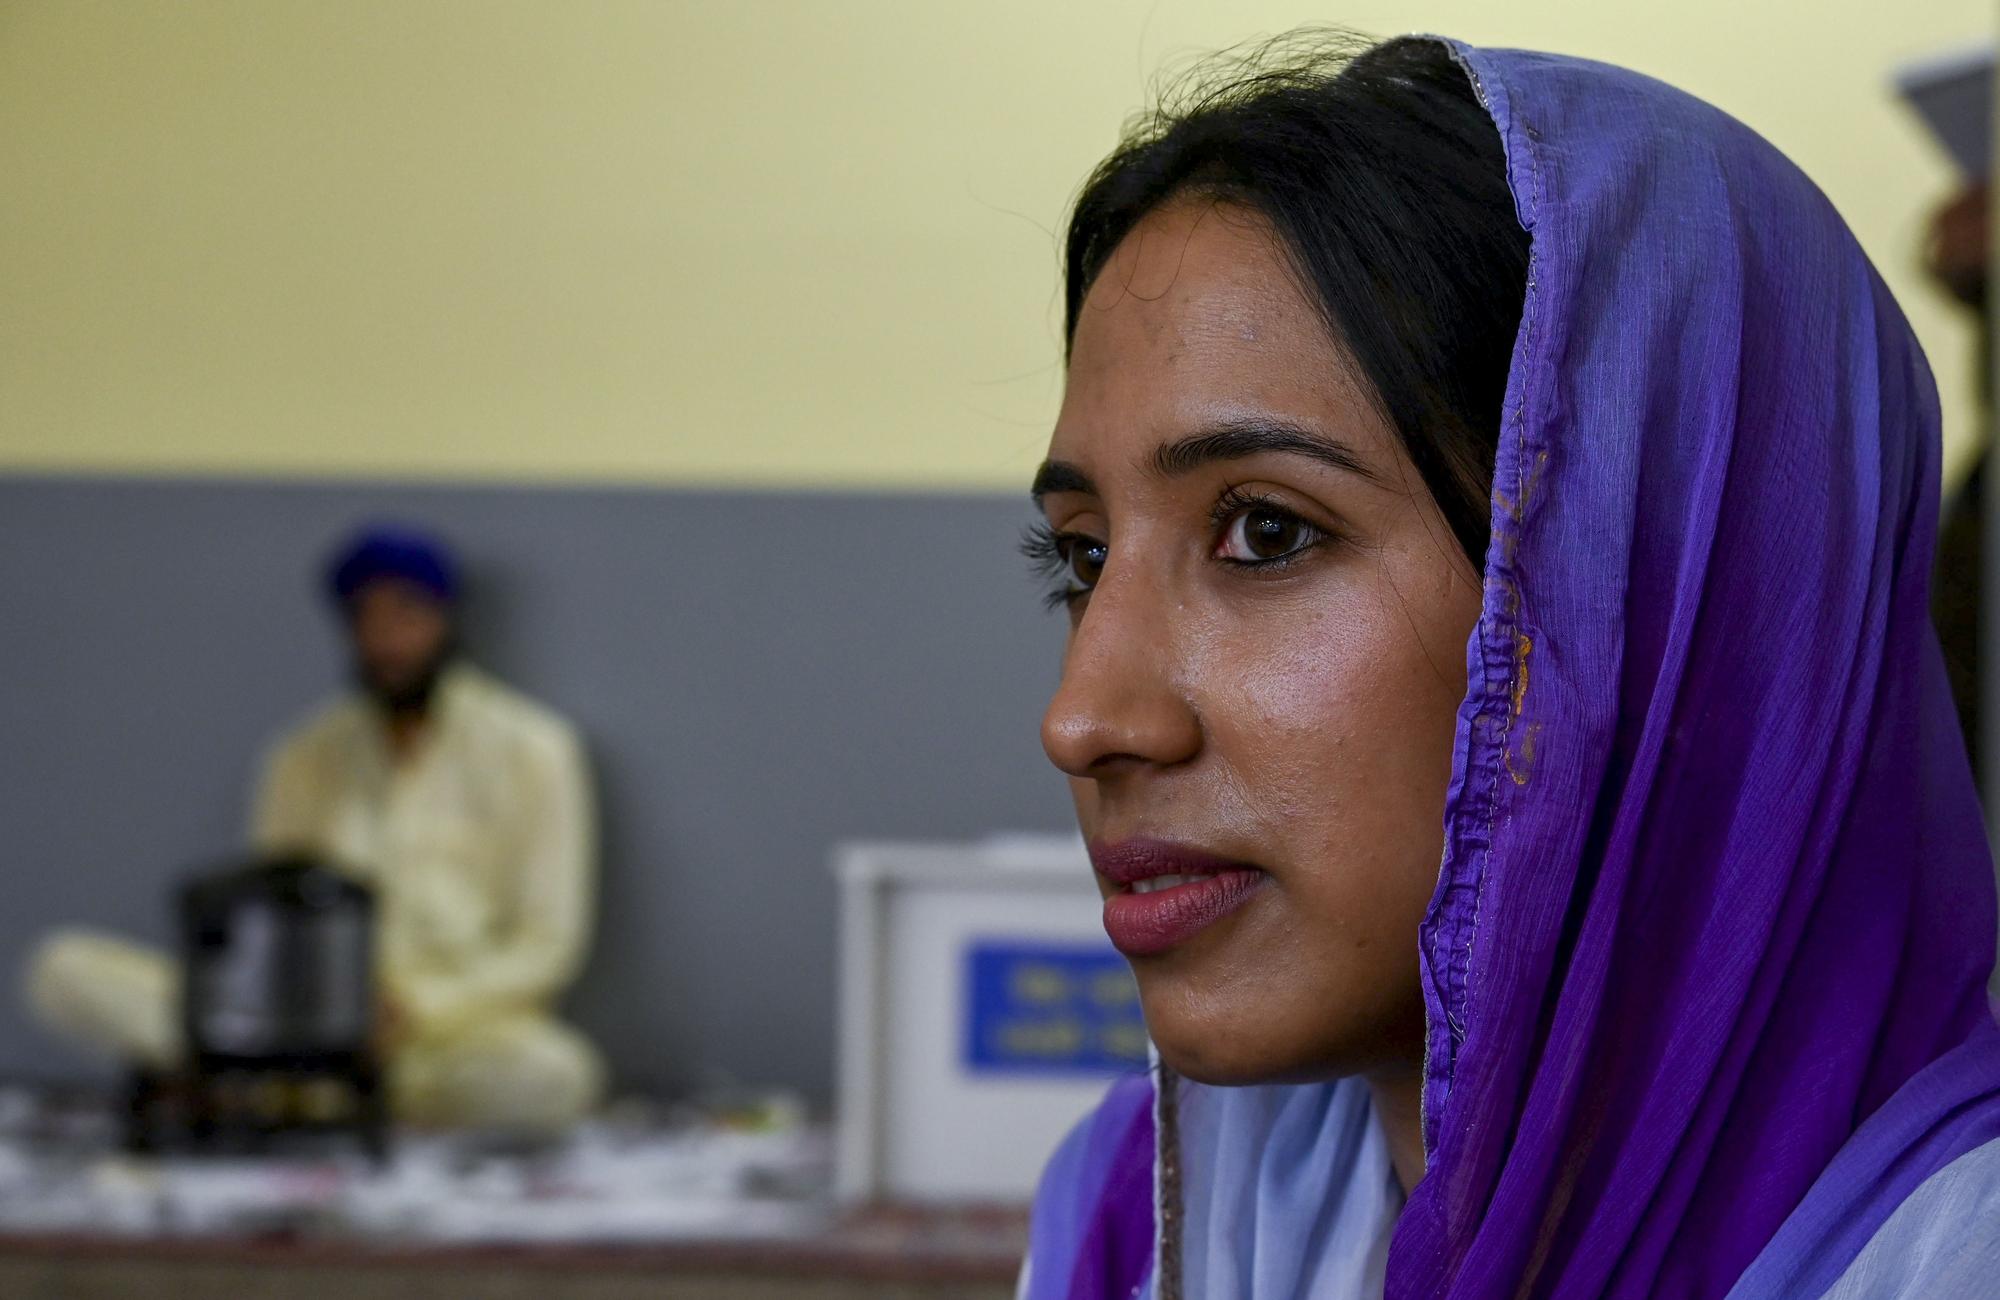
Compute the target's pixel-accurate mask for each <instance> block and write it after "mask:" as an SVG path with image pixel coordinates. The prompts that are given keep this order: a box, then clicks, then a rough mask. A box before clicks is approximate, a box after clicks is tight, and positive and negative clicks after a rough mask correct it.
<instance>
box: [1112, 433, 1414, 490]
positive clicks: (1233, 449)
mask: <svg viewBox="0 0 2000 1300" xmlns="http://www.w3.org/2000/svg"><path fill="white" fill-rule="evenodd" d="M1265 452H1285V453H1288V454H1290V455H1294V456H1309V457H1311V458H1312V459H1314V460H1316V461H1318V462H1320V463H1321V464H1322V465H1330V466H1332V467H1333V468H1334V469H1338V470H1345V471H1347V472H1348V473H1350V474H1358V475H1360V476H1361V477H1362V478H1365V479H1369V480H1371V481H1373V480H1375V479H1376V478H1377V477H1378V476H1377V475H1376V473H1375V471H1374V470H1372V469H1370V468H1369V467H1368V466H1367V464H1365V463H1364V462H1363V461H1362V459H1361V458H1360V457H1359V456H1357V455H1355V454H1354V452H1353V451H1352V450H1350V449H1349V448H1348V447H1347V446H1346V444H1344V443H1341V442H1339V441H1337V440H1335V439H1333V438H1329V437H1327V436H1326V435H1324V434H1320V433H1315V432H1313V431H1312V430H1309V429H1306V428H1303V427H1301V426H1299V425H1296V424H1287V423H1285V422H1284V421H1282V420H1264V419H1243V420H1228V421H1224V422H1223V423H1221V424H1215V425H1210V426H1209V427H1208V428H1205V429H1203V430H1201V431H1200V432H1199V433H1192V434H1189V435H1188V436H1187V437H1185V438H1180V439H1177V440H1176V441H1173V442H1169V443H1166V444H1164V445H1162V446H1161V447H1160V448H1159V449H1158V450H1157V451H1155V452H1154V453H1153V457H1152V468H1153V472H1154V473H1156V474H1158V475H1160V476H1161V477H1163V478H1178V477H1179V476H1180V475H1183V474H1186V473H1189V472H1190V471H1192V470H1196V469H1199V468H1200V467H1201V466H1203V465H1208V464H1212V463H1214V462H1216V461H1221V460H1241V459H1243V458H1244V457H1245V456H1259V455H1262V454H1264V453H1265Z"/></svg>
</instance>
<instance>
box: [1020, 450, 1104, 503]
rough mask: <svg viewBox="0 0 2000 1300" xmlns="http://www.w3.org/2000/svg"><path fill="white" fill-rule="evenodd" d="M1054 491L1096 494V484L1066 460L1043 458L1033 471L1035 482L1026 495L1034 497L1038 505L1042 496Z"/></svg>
mask: <svg viewBox="0 0 2000 1300" xmlns="http://www.w3.org/2000/svg"><path fill="white" fill-rule="evenodd" d="M1054 492H1082V493H1085V494H1086V495H1089V496H1096V495H1097V484H1095V483H1093V482H1091V481H1090V475H1088V474H1086V473H1084V472H1083V471H1082V470H1080V469H1078V468H1077V467H1076V466H1074V465H1072V464H1070V463H1069V462H1068V461H1066V460H1045V461H1043V462H1042V467H1041V468H1040V469H1038V470H1036V471H1035V482H1034V485H1033V486H1032V487H1030V488H1029V489H1028V495H1029V496H1031V497H1033V498H1034V499H1035V504H1036V505H1040V504H1041V502H1042V498H1043V497H1045V496H1048V495H1049V494H1051V493H1054Z"/></svg>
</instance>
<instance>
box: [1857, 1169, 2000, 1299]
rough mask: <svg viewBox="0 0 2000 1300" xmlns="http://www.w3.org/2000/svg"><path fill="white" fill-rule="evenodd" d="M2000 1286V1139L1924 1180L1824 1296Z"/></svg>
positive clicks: (1972, 1291)
mask: <svg viewBox="0 0 2000 1300" xmlns="http://www.w3.org/2000/svg"><path fill="white" fill-rule="evenodd" d="M1996 1293H2000V1139H1995V1140H1994V1141H1991V1142H1987V1143H1985V1144H1984V1145H1982V1146H1977V1147H1974V1148H1973V1149H1972V1150H1970V1151H1967V1152H1966V1153H1965V1154H1964V1155H1961V1156H1959V1157H1958V1158H1957V1159H1956V1160H1953V1161H1952V1162H1951V1163H1950V1164H1948V1165H1946V1166H1945V1167H1944V1168H1942V1169H1940V1170H1938V1171H1937V1172H1936V1173H1934V1174H1932V1175H1931V1176H1930V1177H1929V1178H1927V1179H1925V1180H1924V1181H1923V1182H1922V1183H1921V1184H1919V1185H1918V1187H1917V1188H1916V1190H1915V1191H1913V1192H1911V1193H1910V1195H1909V1196H1908V1197H1907V1198H1906V1199H1905V1200H1904V1201H1903V1203H1902V1204H1901V1205H1899V1206H1897V1207H1896V1210H1895V1212H1894V1213H1892V1214H1891V1215H1890V1216H1889V1217H1888V1219H1887V1220H1886V1221H1884V1222H1883V1224H1882V1226H1881V1227H1880V1228H1878V1229H1877V1230H1876V1232H1875V1235H1874V1236H1873V1237H1870V1238H1869V1239H1868V1244H1867V1245H1866V1246H1864V1247H1862V1249H1861V1253H1860V1254H1858V1255H1856V1256H1855V1257H1854V1262H1853V1263H1852V1264H1849V1265H1848V1267H1847V1271H1846V1272H1845V1273H1842V1274H1841V1276H1840V1280H1839V1281H1838V1282H1836V1283H1834V1285H1833V1287H1832V1289H1831V1290H1829V1291H1827V1292H1826V1293H1825V1297H1824V1300H1886V1298H1887V1297H1903V1296H1908V1297H1917V1296H1923V1297H1936V1298H1937V1300H1958V1298H1960V1297H1964V1298H1965V1300H1972V1298H1973V1297H1984V1296H1991V1295H1994V1294H1996Z"/></svg>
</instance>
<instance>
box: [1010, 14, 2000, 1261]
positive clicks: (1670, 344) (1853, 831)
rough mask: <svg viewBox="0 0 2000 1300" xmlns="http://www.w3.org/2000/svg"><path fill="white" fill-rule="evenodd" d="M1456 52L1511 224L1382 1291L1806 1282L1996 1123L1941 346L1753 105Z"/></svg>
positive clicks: (1999, 1105)
mask: <svg viewBox="0 0 2000 1300" xmlns="http://www.w3.org/2000/svg"><path fill="white" fill-rule="evenodd" d="M1453 49H1454V51H1455V53H1456V54H1457V55H1458V57H1459V59H1460V61H1461V63H1462V64H1463V66H1464V67H1465V68H1466V70H1467V72H1468V74H1469V75H1470V76H1471V77H1472V78H1473V80H1474V84H1475V86H1476V88H1477V90H1478V92H1479V95H1480V98H1481V100H1482V102H1484V103H1485V104H1486V106H1487V108H1488V109H1489V111H1490V112H1491V113H1492V115H1493V118H1494V121H1495V123H1496V125H1497V126H1498V128H1499V130H1500V133H1501V137H1502V140H1503V142H1504V144H1505V147H1506V153H1507V163H1508V175H1509V181H1510V184H1511V187H1512V190H1513V193H1514V196H1515V202H1516V207H1517V211H1518V213H1519V216H1520V219H1521V221H1522V223H1523V224H1524V225H1525V226H1526V227H1527V229H1528V230H1529V231H1530V233H1531V237H1532V244H1533V252H1532V261H1531V266H1530V272H1529V286H1528V293H1527V300H1526V305H1525V311H1524V313H1523V319H1522V325H1521V331H1520V334H1519V337H1518V339H1517V341H1516V344H1515V351H1514V359H1513V366H1512V371H1511V374H1510V378H1509V382H1508V389H1507V396H1506V401H1505V406H1504V416H1503V426H1502V431H1501V440H1500V447H1499V457H1498V466H1497V469H1496V472H1495V476H1494V484H1493V540H1492V545H1491V549H1490V552H1489V555H1488V559H1487V567H1486V575H1485V607H1484V614H1483V617H1482V619H1481V622H1480V624H1479V628H1478V630H1477V632H1476V633H1475V634H1474V636H1473V638H1472V641H1471V643H1470V645H1469V646H1468V650H1467V665H1468V672H1469V689H1468V693H1467V696H1466V699H1465V702H1464V705H1463V706H1462V708H1461V711H1460V714H1459V722H1458V739H1457V749H1456V757H1455V767H1454V774H1453V779H1452V786H1451V794H1450V801H1449V805H1448V809H1447V814H1446V817H1447V825H1446V831H1447V847H1446V852H1445V857H1444V862H1443V866H1442V870H1441V875H1440V880H1439V884H1438V890H1437V894H1436V896H1435V898H1434V900H1433V902H1432V905H1431V908H1430V912H1429V914H1428V916H1427V917H1426V919H1425V921H1424V923H1423V927H1422V931H1421V935H1420V946H1421V958H1422V971H1423V982H1424V991H1425V996H1426V999H1427V1002H1428V1009H1429V1029H1430V1032H1429V1042H1428V1051H1427V1062H1426V1070H1425V1085H1424V1114H1425V1139H1426V1146H1427V1149H1428V1152H1429V1165H1428V1171H1427V1173H1426V1175H1425V1177H1424V1179H1423V1181H1422V1182H1421V1183H1419V1184H1418V1186H1417V1187H1416V1188H1415V1189H1414V1191H1413V1193H1412V1195H1411V1198H1410V1201H1409V1203H1408V1205H1407V1207H1406V1208H1405V1209H1404V1211H1403V1213H1402V1216H1401V1219H1400V1220H1399V1222H1398V1224H1397V1228H1396V1235H1395V1238H1394V1241H1393V1245H1392V1248H1391V1252H1390V1259H1389V1272H1388V1293H1389V1295H1390V1296H1391V1297H1396V1298H1398V1300H1417V1298H1422V1300H1433V1298H1435V1297H1466V1298H1472V1297H1478V1298H1479V1300H1486V1298H1488V1297H1493V1296H1563V1297H1597V1296H1619V1297H1626V1296H1630V1297H1640V1296H1646V1297H1653V1296H1720V1295H1723V1294H1725V1293H1727V1292H1729V1290H1730V1289H1731V1287H1732V1286H1733V1285H1735V1284H1736V1283H1737V1281H1738V1279H1739V1278H1741V1277H1743V1276H1744V1275H1745V1272H1746V1269H1751V1266H1752V1264H1753V1261H1754V1262H1755V1264H1756V1268H1755V1270H1753V1272H1752V1276H1753V1277H1761V1278H1763V1279H1765V1280H1766V1282H1767V1283H1768V1284H1769V1285H1770V1286H1772V1287H1773V1288H1774V1289H1772V1290H1769V1291H1758V1292H1756V1294H1773V1295H1775V1294H1787V1295H1790V1294H1799V1295H1812V1294H1817V1290H1815V1289H1812V1288H1813V1287H1814V1286H1815V1283H1816V1280H1817V1285H1818V1286H1819V1287H1820V1288H1821V1289H1823V1287H1824V1284H1825V1283H1826V1282H1827V1281H1831V1279H1832V1278H1833V1277H1835V1276H1837V1275H1838V1273H1839V1271H1840V1270H1841V1269H1842V1268H1843V1267H1845V1265H1846V1263H1847V1261H1849V1260H1851V1259H1852V1258H1853V1256H1854V1254H1855V1252H1856V1251H1858V1250H1859V1248H1860V1246H1861V1245H1862V1244H1863V1243H1865V1242H1866V1240H1867V1238H1868V1236H1869V1235H1870V1234H1871V1233H1872V1232H1873V1231H1874V1229H1875V1228H1876V1227H1877V1226H1879V1225H1880V1224H1881V1222H1882V1221H1883V1220H1884V1219H1885V1218H1886V1217H1887V1215H1888V1214H1889V1212H1890V1211H1891V1210H1893V1209H1894V1207H1895V1205H1896V1204H1898V1203H1899V1202H1900V1201H1901V1199H1902V1198H1903V1197H1904V1196H1906V1195H1907V1194H1908V1193H1909V1191H1910V1190H1911V1189H1912V1188H1913V1187H1914V1186H1916V1184H1917V1183H1919V1182H1921V1180H1922V1178H1923V1177H1925V1176H1927V1175H1928V1173H1929V1172H1932V1171H1934V1170H1936V1169H1937V1168H1940V1167H1942V1166H1943V1165H1944V1164H1945V1163H1948V1162H1949V1161H1950V1160H1952V1159H1953V1158H1955V1157H1956V1156H1958V1155H1960V1154H1963V1153H1964V1152H1965V1151H1968V1150H1970V1149H1972V1148H1973V1147H1975V1146H1978V1145H1980V1144H1982V1143H1984V1142H1987V1141H1990V1140H1993V1139H1994V1138H1996V1137H2000V1031H1996V1029H1995V1027H1994V1023H1993V1018H1992V1013H1991V1011H1990V1010H1989V1007H1988V1004H1987V1000H1986V995H1985V984H1986V979H1987V975H1988V973H1989V972H1990V970H1991V968H1992V966H1993V954H1994V937H1995V936H1994V917H1995V898H1994V887H1993V873H1992V864H1991V861H1990V858H1989V855H1988V851H1987V846H1986V838H1985V833H1984V829H1983V827H1982V824H1981V820H1980V814H1979V808H1978V805H1977V802H1976V800H1975V796H1974V791H1973V787H1972V782H1971V778H1970V773H1969V770H1968V767H1967V763H1966V759H1965V751H1964V746H1963V743H1962V741H1961V739H1960V736H1959V733H1958V730H1957V722H1956V718H1955V716H1954V713H1953V710H1952V708H1951V703H1950V700H1949V698H1948V695H1947V689H1946V685H1945V679H1944V672H1943V665H1942V661H1941V658H1940V656H1939V653H1938V649H1937V645H1936V640H1935V637H1934V635H1933V633H1932V632H1931V628H1930V623H1929V619H1928V614H1927V601H1926V596H1927V589H1928V568H1929V565H1930V560H1931V548H1932V538H1933V533H1934V530H1935V525H1936V509H1937V498H1938V490H1939V489H1938V459H1939V443H1938V416H1937V404H1936V398H1935V393H1934V391H1933V388H1932V383H1931V378H1930V374H1929V370H1928V367H1927V366H1926V364H1925V361H1924V358H1923V356H1922V354H1921V352H1920V350H1919V349H1918V347H1917V344H1916V342H1915V340H1914V338H1913V337H1912V336H1911V333H1910V331H1909V327H1908V326H1907V324H1906V323H1905V322H1904V320H1903V317H1902V315H1901V313H1900V312H1899V311H1898V309H1897V307H1896V304H1895V302H1894V301H1893V300H1892V298H1891V297H1890V295H1889V292H1888V290H1887V289H1886V288H1885V287H1884V286H1883V284H1882V282H1881V280H1880V279H1879V278H1878V277H1877V276H1876V274H1875V272H1874V270H1873V268H1872V267H1871V266H1870V265H1869V263H1868V260H1867V258H1866V257H1865V256H1864V255H1863V253H1862V251H1861V249H1860V248H1859V246H1858V245H1857V244H1856V243H1855V241H1854V238H1853V236H1852V235H1851V234H1850V233H1849V232H1848V230H1847V228H1846V226H1845V225H1844V224H1843V223H1842V221H1841V220H1840V218H1839V216H1838V214H1836V213H1835V212H1834V210H1833V208H1832V207H1831V205H1830V204H1829V203H1828V202H1827V200H1826V199H1825V197H1824V196H1823V195H1821V194H1820V192H1819V191H1818V190H1817V189H1815V188H1814V186H1813V185H1812V183H1811V182H1810V181H1808V180H1807V179H1806V178H1805V177H1804V175H1802V174H1801V173H1800V172H1799V171H1798V170H1797V169H1796V168H1795V167H1793V166H1792V165H1791V164H1790V163H1789V162H1787V161H1786V160H1785V159H1784V158H1783V157H1782V156H1781V155H1780V154H1779V153H1778V152H1777V151H1776V150H1774V149H1773V148H1772V147H1771V146H1770V145H1768V144H1766V143H1765V142H1764V141H1763V140H1761V139H1760V138H1759V137H1757V136H1756V135H1755V134H1754V133H1753V132H1751V131H1750V130H1748V129H1747V128H1745V127H1744V126H1742V125H1741V124H1740V123H1737V122H1736V121H1734V120H1733V119H1731V118H1729V117H1727V116H1726V115H1724V114H1722V113H1720V112H1718V111H1716V110H1715V109H1713V108H1710V107H1709V106H1707V105H1705V104H1702V103H1700V102H1699V101H1696V100H1694V99H1692V98H1690V97H1689V96H1687V95H1684V94H1682V93H1680V92H1678V91H1675V90H1673V89H1671V88H1669V87H1667V86H1664V85H1661V84H1660V83H1658V82H1655V81H1652V80H1649V79H1647V78H1644V77H1640V76H1638V75H1635V74H1633V73H1630V72H1626V71H1623V70H1620V69H1616V68H1610V67H1606V66H1602V65H1598V64H1592V63H1587V62H1582V61H1578V60H1571V59H1564V58H1557V57H1552V56H1548V55H1542V54H1533V53H1524V52H1515V51H1487V50H1476V49H1470V48H1466V47H1462V46H1453ZM1124 1104H1126V1105H1127V1106H1128V1109H1129V1099H1128V1102H1127V1103H1124ZM1246 1194H1247V1190H1246ZM1149 1208H1150V1207H1147V1209H1141V1208H1139V1207H1134V1206H1131V1205H1129V1204H1126V1205H1117V1206H1102V1207H1099V1210H1098V1213H1099V1214H1100V1215H1102V1214H1113V1215H1125V1216H1129V1217H1130V1218H1132V1219H1133V1220H1134V1221H1137V1219H1138V1217H1139V1216H1141V1215H1142V1214H1143V1215H1146V1217H1148V1218H1150V1214H1149V1213H1148V1210H1149ZM1037 1230H1038V1233H1039V1232H1041V1228H1040V1226H1039V1224H1038V1229H1037ZM1073 1247H1074V1242H1065V1241H1064V1240H1062V1238H1061V1236H1060V1234H1059V1233H1056V1232H1054V1230H1051V1235H1050V1236H1049V1237H1048V1238H1047V1241H1046V1249H1047V1252H1048V1253H1050V1254H1052V1255H1061V1254H1063V1253H1064V1252H1065V1251H1069V1250H1072V1249H1073ZM1035 1253H1036V1257H1037V1259H1038V1260H1039V1259H1040V1258H1041V1257H1042V1256H1043V1254H1044V1253H1045V1241H1044V1238H1042V1237H1040V1236H1038V1238H1037V1241H1036V1245H1035ZM1760 1256H1761V1258H1760ZM1139 1280H1140V1279H1139V1278H1138V1277H1137V1276H1132V1277H1124V1276H1118V1277H1113V1278H1110V1279H1109V1280H1108V1281H1107V1282H1106V1284H1105V1288H1104V1289H1101V1290H1089V1289H1085V1290H1074V1291H1069V1292H1063V1293H1060V1294H1066V1295H1069V1296H1073V1297H1094V1296H1113V1295H1116V1296H1121V1297H1122V1296H1125V1295H1127V1294H1129V1286H1130V1285H1132V1284H1136V1283H1137V1282H1138V1281H1139ZM1120 1287H1126V1288H1128V1289H1126V1290H1120V1289H1119V1288H1120ZM1777 1288H1782V1289H1777ZM1795 1288H1797V1289H1795ZM1043 1294H1049V1295H1055V1294H1058V1292H1054V1291H1049V1292H1046V1293H1043Z"/></svg>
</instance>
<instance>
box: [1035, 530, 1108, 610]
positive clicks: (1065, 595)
mask: <svg viewBox="0 0 2000 1300" xmlns="http://www.w3.org/2000/svg"><path fill="white" fill-rule="evenodd" d="M1079 543H1082V544H1085V545H1089V544H1091V539H1090V538H1087V537H1085V536H1084V535H1083V534H1081V533H1059V532H1057V531H1056V530H1055V529H1053V528H1051V527H1049V526H1048V525H1047V524H1030V525H1028V527H1027V528H1026V529H1025V530H1024V531H1023V532H1022V534H1021V554H1022V556H1023V557H1024V558H1026V560H1027V561H1028V569H1029V571H1030V572H1031V573H1033V574H1034V576H1035V578H1036V579H1037V580H1038V581H1040V582H1043V583H1046V584H1055V585H1053V586H1051V587H1050V589H1049V591H1048V592H1047V593H1045V594H1044V595H1043V596H1042V607H1043V608H1045V609H1050V610H1056V609H1062V608H1064V607H1065V606H1068V605H1073V604H1075V603H1076V601H1077V600H1079V599H1080V598H1082V597H1083V596H1085V595H1087V594H1089V591H1090V588H1089V587H1086V586H1082V585H1080V584H1077V583H1075V582H1073V581H1071V580H1069V579H1068V577H1067V576H1066V575H1068V574H1069V572H1070V570H1071V566H1072V563H1073V561H1072V559H1071V556H1072V554H1073V552H1074V550H1075V548H1076V546H1077V545H1078V544H1079Z"/></svg>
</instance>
